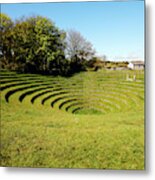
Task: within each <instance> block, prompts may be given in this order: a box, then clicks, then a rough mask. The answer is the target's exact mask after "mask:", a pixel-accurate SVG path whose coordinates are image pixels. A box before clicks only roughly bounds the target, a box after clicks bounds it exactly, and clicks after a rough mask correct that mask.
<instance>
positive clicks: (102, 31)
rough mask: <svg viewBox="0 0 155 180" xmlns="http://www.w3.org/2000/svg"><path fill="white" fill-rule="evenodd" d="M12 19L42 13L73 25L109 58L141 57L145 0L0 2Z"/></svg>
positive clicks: (60, 24)
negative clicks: (123, 0) (115, 0)
mask: <svg viewBox="0 0 155 180" xmlns="http://www.w3.org/2000/svg"><path fill="white" fill-rule="evenodd" d="M1 11H2V12H3V13H6V14H7V15H9V16H10V17H11V18H12V19H13V20H15V19H18V18H20V17H22V16H26V17H28V16H31V15H42V16H45V17H48V18H50V19H51V20H52V21H53V22H55V24H56V26H58V27H59V28H60V29H64V30H69V29H75V30H77V31H79V32H80V33H81V34H82V35H83V36H84V37H85V38H86V39H87V40H89V41H90V42H91V43H92V44H93V47H94V48H95V49H96V52H97V54H98V55H106V56H107V59H109V60H116V61H118V60H129V61H130V60H137V59H141V60H144V1H134V0H130V1H125V2H121V1H118V2H114V1H113V2H108V1H107V2H74V3H19V4H2V6H1Z"/></svg>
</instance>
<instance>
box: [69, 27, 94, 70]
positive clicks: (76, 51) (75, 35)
mask: <svg viewBox="0 0 155 180" xmlns="http://www.w3.org/2000/svg"><path fill="white" fill-rule="evenodd" d="M94 54H95V50H94V49H93V47H92V44H91V43H90V42H89V41H87V40H86V39H85V38H84V37H83V36H82V35H81V34H80V32H78V31H75V30H70V31H68V32H67V38H66V56H67V58H69V59H70V61H71V70H72V71H73V72H79V71H83V70H86V61H87V60H90V59H91V58H92V57H93V56H94Z"/></svg>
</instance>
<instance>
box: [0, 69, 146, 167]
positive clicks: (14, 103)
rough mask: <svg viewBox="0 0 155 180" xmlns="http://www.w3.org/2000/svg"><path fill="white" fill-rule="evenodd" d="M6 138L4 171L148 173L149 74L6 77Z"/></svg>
mask: <svg viewBox="0 0 155 180" xmlns="http://www.w3.org/2000/svg"><path fill="white" fill-rule="evenodd" d="M135 73H136V78H137V79H136V81H131V82H129V81H126V74H130V75H131V76H133V74H135ZM1 135H2V137H1V165H2V166H17V167H21V166H22V167H61V168H101V169H144V74H143V72H133V71H129V72H127V71H122V72H120V71H119V72H118V71H107V72H105V71H100V72H85V73H81V74H78V75H76V76H74V77H71V78H68V79H66V78H62V77H46V76H39V75H28V74H25V75H24V74H15V73H12V72H1Z"/></svg>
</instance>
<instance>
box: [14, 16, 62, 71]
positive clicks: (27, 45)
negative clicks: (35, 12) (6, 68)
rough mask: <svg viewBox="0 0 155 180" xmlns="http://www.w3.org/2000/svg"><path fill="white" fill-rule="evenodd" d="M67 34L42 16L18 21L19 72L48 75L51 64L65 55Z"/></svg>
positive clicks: (17, 53) (17, 55) (16, 29)
mask: <svg viewBox="0 0 155 180" xmlns="http://www.w3.org/2000/svg"><path fill="white" fill-rule="evenodd" d="M64 39H65V33H64V32H63V31H60V30H59V29H58V28H57V27H56V26H55V25H54V23H53V22H52V21H51V20H49V19H47V18H45V17H41V16H36V17H29V18H27V19H20V20H18V21H16V23H15V26H14V29H13V40H14V54H15V57H16V63H17V64H18V67H19V70H21V71H26V72H31V73H33V72H34V73H48V72H49V65H50V62H51V61H53V60H55V59H57V58H58V57H59V56H63V55H64V48H65V43H64Z"/></svg>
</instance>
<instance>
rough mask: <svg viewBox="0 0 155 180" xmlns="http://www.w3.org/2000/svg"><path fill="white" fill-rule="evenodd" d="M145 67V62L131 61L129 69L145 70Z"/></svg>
mask: <svg viewBox="0 0 155 180" xmlns="http://www.w3.org/2000/svg"><path fill="white" fill-rule="evenodd" d="M144 66H145V65H144V61H131V62H130V63H129V64H128V68H129V69H132V70H143V69H144Z"/></svg>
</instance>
